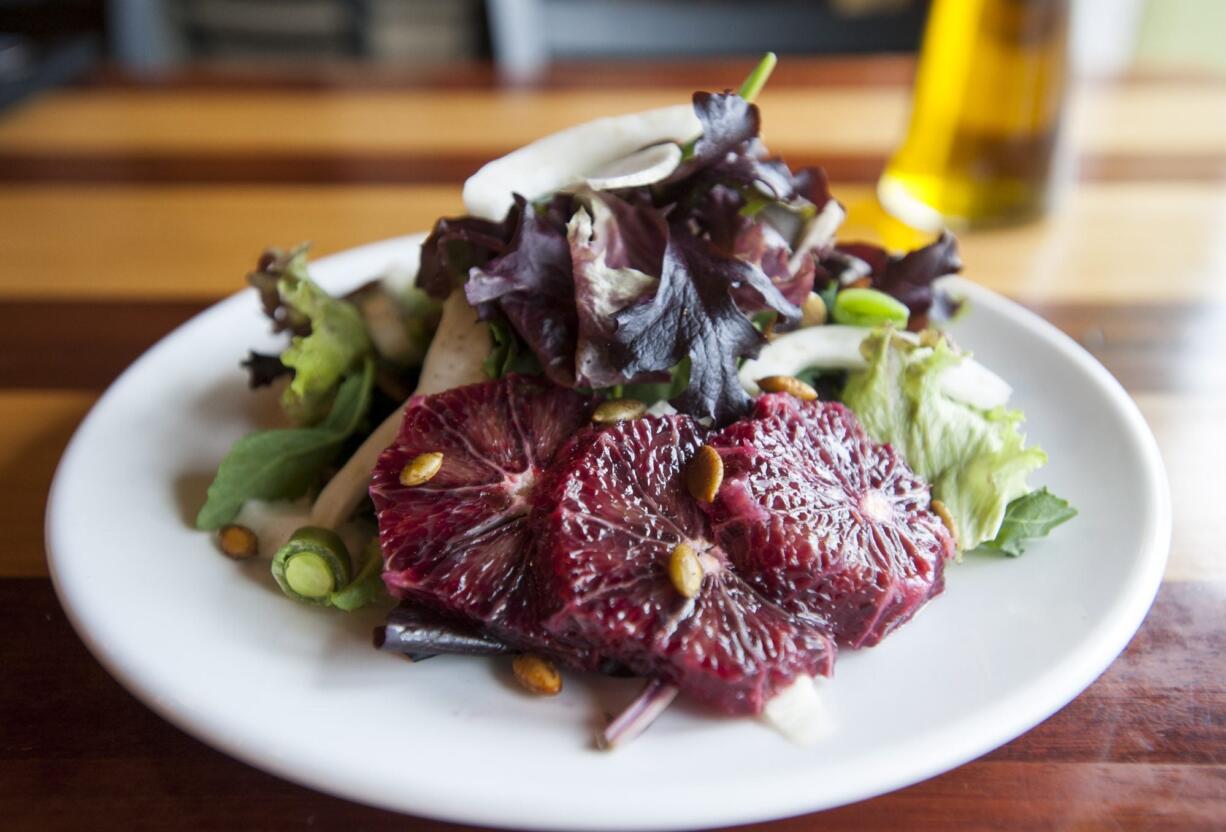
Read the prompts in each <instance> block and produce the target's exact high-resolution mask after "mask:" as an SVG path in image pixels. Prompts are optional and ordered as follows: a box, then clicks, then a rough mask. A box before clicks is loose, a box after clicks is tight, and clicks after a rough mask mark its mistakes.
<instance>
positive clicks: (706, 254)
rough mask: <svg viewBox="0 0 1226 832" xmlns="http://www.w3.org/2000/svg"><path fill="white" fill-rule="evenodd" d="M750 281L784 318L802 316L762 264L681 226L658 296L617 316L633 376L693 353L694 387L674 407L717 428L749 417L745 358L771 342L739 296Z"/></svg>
mask: <svg viewBox="0 0 1226 832" xmlns="http://www.w3.org/2000/svg"><path fill="white" fill-rule="evenodd" d="M742 286H748V287H751V289H752V291H753V292H755V293H756V294H757V295H758V296H759V297H760V298H761V299H762V301H763V303H764V304H765V306H766V307H767V308H770V309H773V310H774V311H776V312H778V313H779V314H780V315H781V316H783V317H785V318H793V317H795V316H797V315H799V310H798V309H796V307H795V306H793V305H792V304H790V303H788V301H787V299H786V298H784V297H783V295H782V294H781V293H780V292H779V290H778V289H777V288H775V285H774V284H773V283H772V282H771V280H770V278H769V277H767V276H766V274H765V273H764V272H763V271H762V270H761V269H759V268H758V267H757V266H754V265H752V264H750V263H746V262H745V261H743V260H740V259H738V258H735V257H728V256H725V255H723V254H720V253H719V252H717V251H715V250H714V249H713V248H712V246H711V245H710V243H709V242H708V241H707V240H705V239H702V238H700V237H697V236H695V235H694V234H693V233H691V232H690V230H689V229H688V228H687V227H686V225H685V223H681V222H677V223H673V224H672V225H671V226H670V227H669V237H668V244H667V246H666V247H665V250H664V263H663V269H662V271H661V275H660V283H659V285H658V287H657V288H656V293H655V296H654V297H653V298H652V299H651V300H649V301H646V302H643V303H639V304H636V305H634V306H630V307H628V308H627V309H624V310H623V311H621V312H619V313H618V314H617V316H616V317H617V329H616V331H615V332H614V333H613V341H614V344H615V345H616V346H617V348H618V351H619V355H618V358H619V359H620V363H621V366H622V367H623V369H624V372H625V373H626V375H627V376H629V377H636V376H638V375H640V374H646V373H657V372H661V371H665V370H668V369H670V368H672V367H674V366H676V365H677V364H678V363H679V362H681V361H682V360H683V359H686V358H688V359H689V360H690V377H689V384H688V385H687V387H686V388H685V390H684V391H683V392H682V393H681V395H680V396H679V397H678V398H677V399H675V400H674V402H673V404H674V405H675V406H676V407H677V408H678V409H679V410H681V411H682V412H685V413H689V414H690V415H692V416H697V417H709V418H711V419H712V420H713V421H714V423H715V424H716V425H725V424H727V423H729V422H731V421H733V420H735V419H737V418H739V417H741V416H743V415H744V413H745V412H746V411H747V410H748V408H749V404H750V399H749V396H748V394H747V393H746V392H745V391H744V389H742V387H741V385H740V381H739V380H738V378H737V363H738V359H740V358H742V357H753V356H756V355H757V354H758V351H759V350H760V349H761V348H762V345H763V344H764V343H765V339H764V338H763V337H762V335H761V333H759V332H758V330H757V329H756V328H755V327H754V325H753V324H752V323H751V322H750V321H749V319H748V318H747V317H745V314H744V313H743V312H742V310H741V309H740V308H739V307H738V306H737V302H736V300H735V299H734V297H733V293H734V292H735V291H736V290H737V289H738V287H742Z"/></svg>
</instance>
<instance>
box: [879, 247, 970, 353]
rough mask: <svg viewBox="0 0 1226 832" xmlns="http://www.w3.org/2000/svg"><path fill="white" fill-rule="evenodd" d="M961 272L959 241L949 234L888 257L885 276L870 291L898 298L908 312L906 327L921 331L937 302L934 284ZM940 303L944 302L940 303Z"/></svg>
mask: <svg viewBox="0 0 1226 832" xmlns="http://www.w3.org/2000/svg"><path fill="white" fill-rule="evenodd" d="M960 271H962V258H961V257H959V256H958V241H957V240H955V239H954V236H953V235H952V234H950V233H949V232H948V231H944V232H942V233H941V236H940V237H939V238H938V239H937V240H936V241H935V242H933V243H930V244H929V245H926V246H924V247H923V248H917V249H915V250H914V251H909V252H907V253H906V254H904V255H903V256H902V257H891V258H890V260H889V263H888V264H887V265H886V268H885V271H884V273H882V274H881V275H880V276H876V275H875V276H874V277H873V288H875V289H878V290H879V291H882V292H885V293H886V294H887V295H891V296H893V297H895V298H898V299H899V300H900V301H902V302H903V303H905V304H906V305H907V308H908V309H910V310H911V321H910V323H909V324H908V326H909V327H912V328H915V329H923V328H924V327H925V326H927V319H928V317H929V314H930V313H931V311H932V308H933V304H934V302H936V300H937V294H938V293H937V291H936V290H935V289H934V288H933V285H932V283H933V281H934V280H936V279H937V278H938V277H944V276H945V275H947V274H954V273H956V272H960ZM942 302H943V303H944V302H945V301H942Z"/></svg>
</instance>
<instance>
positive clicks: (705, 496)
mask: <svg viewBox="0 0 1226 832" xmlns="http://www.w3.org/2000/svg"><path fill="white" fill-rule="evenodd" d="M723 482H724V461H723V460H722V459H720V456H719V451H717V450H715V449H714V448H712V447H711V446H710V445H703V446H702V447H701V448H699V449H698V453H696V454H694V458H693V459H691V460H690V461H689V464H688V465H686V466H685V487H686V488H687V489H689V492H690V496H691V497H693V498H694V499H695V500H697V501H698V502H700V503H709V502H711V501H712V500H714V499H715V495H716V494H718V493H719V487H720V486H721V485H722V484H723Z"/></svg>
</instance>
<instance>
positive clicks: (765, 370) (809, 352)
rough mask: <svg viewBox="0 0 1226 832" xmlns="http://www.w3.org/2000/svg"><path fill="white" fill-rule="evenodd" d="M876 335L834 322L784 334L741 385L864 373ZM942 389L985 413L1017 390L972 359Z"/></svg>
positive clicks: (752, 364) (750, 366)
mask: <svg viewBox="0 0 1226 832" xmlns="http://www.w3.org/2000/svg"><path fill="white" fill-rule="evenodd" d="M872 333H873V330H871V329H867V328H865V327H858V326H844V325H839V324H831V325H829V326H813V327H807V328H805V329H800V330H797V331H795V332H789V333H787V334H785V335H780V336H779V337H777V338H775V340H773V341H771V342H770V343H769V344H767V345H766V346H765V347H763V348H762V352H761V353H759V355H758V357H757V358H756V359H752V360H750V361H746V362H745V363H744V365H742V366H741V370H740V379H741V385H742V386H743V387H744V388H745V389H746V390H748V391H749V392H750V393H755V394H756V393H757V392H758V385H757V379H760V378H765V377H766V376H794V375H796V374H797V373H799V372H801V371H802V370H806V369H809V368H811V367H816V368H818V369H822V370H863V369H864V368H865V367H867V366H868V361H867V360H866V359H865V358H864V355H863V354H862V353H861V351H860V346H861V344H863V343H864V339H865V338H867V337H868V336H869V335H871V334H872ZM898 336H899V337H900V338H905V339H907V340H909V341H912V342H914V343H919V337H918V336H917V335H915V334H914V333H911V332H900V333H898ZM941 390H942V392H944V393H945V395H947V396H949V397H950V398H951V399H957V400H958V401H960V402H964V403H966V404H969V405H972V406H974V407H978V408H981V409H983V410H991V409H992V408H994V407H1000V406H1001V405H1004V404H1006V403H1007V402H1008V401H1009V397H1010V396H1012V395H1013V388H1012V387H1010V386H1009V384H1008V383H1007V382H1006V381H1005V380H1004V379H1002V378H1001V377H1000V376H998V375H996V374H995V373H993V372H992V371H991V370H989V369H988V368H987V367H984V366H983V365H982V364H979V363H977V362H976V361H974V360H973V359H970V358H967V359H966V360H964V361H962V362H961V363H959V364H957V365H956V366H953V367H950V368H949V369H948V370H946V371H945V372H944V373H943V374H942V375H941Z"/></svg>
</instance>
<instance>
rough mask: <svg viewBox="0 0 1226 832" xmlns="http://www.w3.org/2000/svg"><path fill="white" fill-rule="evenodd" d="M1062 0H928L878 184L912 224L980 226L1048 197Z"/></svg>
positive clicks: (1060, 96) (1063, 38) (1063, 52)
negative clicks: (905, 100) (909, 96)
mask: <svg viewBox="0 0 1226 832" xmlns="http://www.w3.org/2000/svg"><path fill="white" fill-rule="evenodd" d="M1068 17H1069V3H1068V0H935V2H934V3H933V5H932V9H931V11H930V12H929V18H928V24H927V27H926V29H925V32H924V44H923V49H922V52H921V55H920V62H919V69H918V74H917V78H916V84H915V102H914V106H913V110H912V112H911V125H910V128H909V131H908V133H907V139H906V141H905V142H904V144H903V146H902V148H901V149H899V150H898V152H897V153H896V154H895V155H894V157H893V158H892V159H891V160H890V163H889V165H888V166H887V167H886V170H885V173H884V174H882V177H881V181H880V182H879V184H878V195H879V197H880V199H881V203H882V205H883V206H884V207H885V208H886V209H887V210H888V211H890V212H891V213H892V214H895V215H896V216H898V217H899V218H901V219H903V220H905V221H907V222H909V223H911V224H913V225H916V226H917V227H929V228H931V227H938V226H940V225H942V224H944V223H951V224H954V225H982V224H992V223H1002V222H1009V221H1013V220H1019V219H1024V218H1027V217H1030V216H1033V215H1036V214H1038V213H1040V212H1042V211H1043V210H1044V208H1045V207H1046V205H1047V202H1048V198H1049V195H1050V190H1051V181H1052V173H1053V166H1054V162H1055V158H1056V153H1057V145H1058V139H1059V132H1060V115H1061V110H1062V104H1063V100H1064V90H1065V82H1066V75H1067V51H1068Z"/></svg>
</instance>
